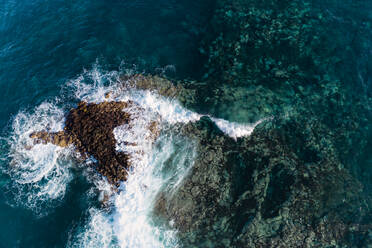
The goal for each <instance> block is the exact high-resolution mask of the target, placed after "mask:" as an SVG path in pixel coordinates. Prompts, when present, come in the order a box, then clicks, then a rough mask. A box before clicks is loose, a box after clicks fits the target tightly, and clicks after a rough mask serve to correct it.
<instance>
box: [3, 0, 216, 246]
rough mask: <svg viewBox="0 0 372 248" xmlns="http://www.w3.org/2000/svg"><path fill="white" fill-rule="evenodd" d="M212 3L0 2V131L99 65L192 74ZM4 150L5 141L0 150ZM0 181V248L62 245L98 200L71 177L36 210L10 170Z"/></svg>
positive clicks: (146, 0)
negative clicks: (63, 190)
mask: <svg viewBox="0 0 372 248" xmlns="http://www.w3.org/2000/svg"><path fill="white" fill-rule="evenodd" d="M209 8H210V4H209V3H208V1H203V2H202V3H197V2H193V1H172V0H165V1H164V0H161V1H151V0H135V1H69V0H68V1H28V0H26V1H13V0H10V1H8V0H1V1H0V88H1V93H0V97H1V99H2V100H1V101H0V126H1V127H2V129H3V133H8V132H9V131H10V129H11V122H12V119H13V118H14V116H15V115H16V114H17V113H18V112H19V111H20V110H22V109H24V110H26V111H30V110H31V109H33V108H34V107H35V106H38V105H39V104H40V103H42V102H43V101H45V100H48V99H49V100H50V99H54V98H55V97H56V96H59V95H60V94H61V88H62V86H63V85H64V84H65V83H66V82H67V81H69V80H71V79H74V78H76V77H78V76H79V75H80V74H81V73H82V72H83V71H84V69H88V70H89V69H91V68H92V66H93V65H94V64H97V63H98V64H100V65H101V66H103V67H104V68H105V69H108V70H119V68H129V69H133V70H136V71H139V72H141V71H146V72H157V73H158V72H159V71H162V70H163V68H164V67H166V66H167V65H174V66H176V71H174V70H171V71H170V73H171V74H172V75H171V76H175V77H185V76H189V75H190V72H191V71H197V70H198V67H199V66H200V64H199V63H198V62H199V60H198V57H197V56H198V53H197V49H198V47H197V42H196V41H197V39H198V38H199V33H200V32H201V28H202V27H203V25H204V22H205V21H206V18H207V17H208V15H210V13H209ZM189 26H192V28H189ZM193 75H195V74H193ZM7 149H8V147H6V145H5V144H3V147H2V153H5V152H6V151H7ZM8 162H9V161H7V160H6V161H2V163H8ZM75 174H76V175H79V173H75ZM0 184H1V186H0V187H1V191H0V220H1V221H0V222H1V224H0V247H64V246H66V244H67V242H68V240H69V236H71V235H72V233H74V230H75V229H77V228H78V226H79V224H80V223H84V220H85V219H86V218H87V215H88V213H87V212H86V211H87V209H88V208H89V207H90V206H94V205H97V199H96V198H95V197H90V196H87V191H88V189H90V187H91V186H92V183H89V182H87V180H86V178H84V177H83V176H75V177H74V179H73V180H72V181H71V182H70V183H69V184H68V187H67V189H66V193H65V196H64V197H63V198H62V199H56V200H54V201H51V202H48V203H45V204H44V203H40V202H37V203H35V204H40V206H37V211H35V210H34V209H33V208H31V207H25V206H23V205H22V202H24V201H27V199H26V198H27V194H23V195H22V196H20V197H17V196H19V195H17V194H19V192H18V191H17V190H16V189H14V188H13V186H14V185H12V183H11V179H10V178H9V176H8V175H5V174H2V176H1V181H0ZM92 198H93V199H92Z"/></svg>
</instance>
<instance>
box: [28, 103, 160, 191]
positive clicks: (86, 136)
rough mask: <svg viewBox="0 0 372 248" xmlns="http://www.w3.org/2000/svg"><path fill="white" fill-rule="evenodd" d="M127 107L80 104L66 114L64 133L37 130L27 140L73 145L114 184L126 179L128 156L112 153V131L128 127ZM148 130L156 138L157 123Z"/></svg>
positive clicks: (131, 104)
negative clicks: (122, 126)
mask: <svg viewBox="0 0 372 248" xmlns="http://www.w3.org/2000/svg"><path fill="white" fill-rule="evenodd" d="M131 106H134V103H133V102H102V103H98V104H96V103H86V102H80V103H79V105H78V106H77V108H73V109H71V110H70V112H69V113H68V115H67V117H66V123H65V124H66V125H65V128H64V131H59V132H55V133H49V132H46V131H40V132H35V133H32V134H31V135H30V137H31V138H33V139H35V143H44V144H46V143H52V144H55V145H58V146H61V147H66V146H68V145H70V144H74V145H75V148H76V150H77V151H78V152H79V153H80V154H81V155H82V156H83V157H87V156H93V157H94V158H95V159H96V160H97V161H98V162H97V164H95V165H94V166H95V168H96V170H97V171H98V172H99V173H100V174H102V175H103V176H105V177H106V178H107V179H108V181H109V182H110V183H112V184H115V185H118V184H119V183H120V181H125V180H126V178H127V169H128V168H129V167H130V164H129V154H126V153H124V152H117V151H116V150H115V146H116V140H115V137H114V134H113V130H114V128H115V127H117V126H120V125H123V124H129V125H130V122H131V121H132V119H131V118H130V114H129V113H128V111H125V109H127V108H128V107H131ZM136 108H137V109H141V108H139V107H138V106H136ZM148 128H149V130H150V131H151V132H152V133H153V134H154V137H153V138H156V136H157V133H158V131H157V123H156V122H152V123H150V125H149V127H148ZM128 145H136V144H132V143H128Z"/></svg>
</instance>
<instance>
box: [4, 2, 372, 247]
mask: <svg viewBox="0 0 372 248" xmlns="http://www.w3.org/2000/svg"><path fill="white" fill-rule="evenodd" d="M238 2H239V1H235V3H238ZM240 2H241V3H240V4H241V5H242V6H244V1H240ZM246 2H248V1H246ZM274 2H275V1H274ZM283 2H284V1H283ZM313 2H314V6H322V2H320V1H313ZM216 3H217V1H214V0H203V1H189V0H156V1H155V0H122V1H103V0H95V1H80V0H74V1H72V0H67V1H58V0H50V1H41V0H33V1H29V0H24V1H19V0H0V99H1V101H0V127H1V133H0V248H8V247H27V248H28V247H38V248H39V247H48V248H49V247H89V248H90V247H121V248H123V247H141V248H145V247H182V244H181V243H180V241H179V240H178V236H177V230H175V229H174V228H173V227H172V226H173V223H172V222H169V223H163V222H162V221H160V220H158V219H157V218H155V217H154V216H153V213H152V211H153V207H154V202H155V200H156V196H157V194H158V193H159V192H167V193H168V194H173V193H174V192H176V190H177V189H178V187H179V186H180V184H181V183H182V180H183V179H184V178H185V177H186V176H187V175H188V173H189V171H190V169H191V168H192V166H193V163H194V161H195V158H196V156H198V154H197V151H196V148H195V141H193V140H191V139H190V138H188V137H184V136H182V135H181V134H179V133H177V132H176V131H175V128H174V127H175V125H177V124H178V123H183V124H185V123H189V122H195V121H197V120H199V119H200V118H201V117H202V116H204V115H208V116H209V117H210V119H211V120H212V121H213V122H214V123H215V124H216V126H217V127H218V128H220V129H221V131H223V132H224V133H225V134H226V136H229V137H231V138H232V139H235V140H236V139H238V138H239V137H242V136H249V135H250V134H251V133H252V132H253V130H254V128H255V127H256V126H257V125H258V124H260V123H261V122H263V121H265V120H271V119H272V117H273V116H272V115H271V114H272V113H274V112H275V111H279V110H277V109H280V111H282V105H285V104H288V105H290V104H289V103H287V102H286V101H282V99H281V98H280V97H277V98H276V96H275V95H274V93H271V91H270V90H271V88H274V90H273V91H272V92H276V93H277V92H278V91H275V87H271V86H270V87H271V88H270V87H267V88H265V87H266V86H265V87H261V86H260V87H257V88H255V87H256V86H255V85H253V86H252V85H235V86H236V87H240V88H239V89H240V90H239V91H238V90H235V88H234V89H233V88H232V87H230V86H229V85H228V86H226V85H225V86H223V87H221V88H218V87H217V86H218V85H219V83H221V82H217V83H216V84H215V85H207V86H206V87H205V88H208V89H209V88H210V89H211V92H210V95H208V94H207V95H206V96H205V98H206V99H207V98H208V100H205V102H204V104H201V106H197V108H196V109H200V110H203V113H198V112H196V111H194V110H192V109H187V108H185V107H184V106H183V105H181V104H180V103H179V102H178V101H177V100H176V99H169V98H165V97H163V96H159V95H157V94H156V93H154V92H150V91H141V90H135V89H128V88H126V89H125V90H124V89H123V88H122V87H119V86H118V85H117V79H118V77H119V76H120V74H123V73H129V74H131V73H149V74H158V75H161V76H165V77H169V78H171V79H189V80H194V79H195V80H204V79H206V78H208V77H206V76H205V70H204V69H203V68H205V64H206V60H207V58H206V57H205V56H204V55H202V53H203V52H201V46H202V45H201V39H202V38H203V37H204V36H205V32H206V30H207V27H208V25H210V23H211V17H212V16H213V14H214V13H215V7H216ZM349 5H352V6H354V4H352V3H351V2H350V1H347V4H345V5H343V4H340V1H329V6H326V8H329V9H330V10H329V11H328V9H327V11H328V12H329V13H330V14H332V15H334V19H335V20H336V21H339V19H340V18H339V16H342V13H343V11H344V9H348V8H347V7H345V6H349ZM355 5H357V4H355ZM237 6H239V5H238V4H237ZM261 7H262V6H261ZM237 8H238V7H237ZM357 8H360V6H359V5H358V6H357ZM357 8H356V9H357ZM366 9H367V8H366ZM352 10H353V11H354V9H352ZM364 12H368V10H364ZM364 12H363V15H365V16H369V17H370V18H372V15H371V14H370V13H367V14H365V13H364ZM230 14H231V13H229V12H227V14H226V16H229V15H230ZM356 15H357V14H356ZM340 20H341V21H340V22H342V23H343V22H345V23H346V24H347V25H350V23H353V22H352V21H350V20H348V19H345V20H342V18H341V19H340ZM258 23H259V22H258ZM346 24H345V25H346ZM363 25H364V24H363ZM294 26H295V25H294ZM365 26H367V24H365ZM365 26H363V28H365ZM209 28H210V27H209ZM294 29H295V28H294ZM304 29H306V27H304ZM216 30H218V29H217V28H216ZM360 30H366V28H365V29H362V28H361V29H360ZM358 32H360V33H361V34H359V33H358ZM335 33H337V32H335ZM352 33H353V34H354V33H356V34H357V35H355V36H356V37H362V38H360V40H362V39H363V38H364V37H367V35H366V33H362V31H356V32H352ZM233 36H234V35H231V37H233ZM350 36H351V35H350ZM231 37H229V36H228V37H226V39H227V40H228V39H229V38H231ZM231 39H233V38H231ZM207 40H208V39H207ZM217 40H218V38H217ZM335 40H336V39H335ZM345 40H346V38H345ZM355 40H356V41H355V43H358V42H359V40H358V38H355ZM353 41H354V40H353ZM363 42H364V41H363ZM217 44H218V42H217ZM358 44H359V43H358ZM366 44H367V42H366ZM368 44H370V43H368ZM216 46H217V45H216ZM222 47H223V45H222ZM369 47H370V46H369V45H364V46H362V47H361V48H359V47H358V48H357V49H355V50H358V49H360V51H361V53H363V57H361V59H360V64H363V63H364V62H365V61H367V62H366V63H367V64H368V65H367V66H365V67H363V66H364V64H363V66H360V67H358V66H359V65H358V66H356V67H358V68H356V71H357V72H358V75H357V76H355V75H354V76H355V77H356V78H358V80H359V79H360V81H361V82H362V83H358V84H356V86H355V92H354V93H355V95H357V97H358V94H359V95H360V99H362V100H361V102H362V101H364V100H365V99H370V97H371V93H370V89H371V86H370V85H371V81H370V77H369V75H370V68H372V67H371V63H370V61H371V60H370V59H369V58H370V56H371V55H370V53H371V51H370V50H369V54H368V53H366V52H364V50H363V49H366V50H368V49H370V48H369ZM239 49H240V48H239ZM239 49H237V50H239ZM226 50H228V49H226ZM304 50H305V49H304ZM345 50H346V51H349V50H347V49H345ZM217 52H218V51H217ZM342 52H343V51H340V50H337V51H332V54H337V55H338V53H342ZM332 54H331V55H332ZM350 54H353V53H352V52H350ZM220 55H221V57H222V54H220ZM331 55H329V56H331ZM332 56H333V55H332ZM345 56H348V54H347V55H345ZM340 57H341V58H343V57H342V56H340ZM217 58H218V56H217ZM249 59H250V58H249ZM353 59H354V58H353ZM330 61H331V59H330ZM350 61H351V62H350V63H352V62H353V61H354V60H350ZM212 62H213V61H212ZM301 62H302V63H303V64H306V63H307V62H308V61H307V60H304V61H301ZM331 62H332V61H331ZM331 62H329V63H331ZM338 62H339V61H338ZM338 62H336V64H337V63H338ZM216 63H217V64H218V62H216ZM332 63H333V62H332ZM309 65H311V66H313V65H312V64H310V63H309ZM234 66H235V65H234ZM267 66H268V67H270V66H271V65H267ZM322 68H323V67H322ZM340 68H341V66H340ZM309 70H313V68H311V69H309ZM319 71H321V70H319ZM350 71H352V69H350ZM313 72H314V73H315V72H317V71H315V70H314V71H311V73H313ZM353 72H354V71H353ZM347 73H348V72H345V75H346V74H347ZM345 75H344V74H343V73H342V77H341V76H340V78H341V79H343V77H344V76H345ZM301 76H302V75H301ZM284 77H285V76H284ZM299 77H300V76H299ZM345 77H346V76H345ZM309 78H310V77H309ZM350 78H351V77H350ZM311 79H313V78H311ZM353 79H354V78H353ZM353 79H352V80H353ZM322 80H323V81H324V82H326V81H327V80H328V79H327V78H326V77H324V79H322ZM352 80H350V81H352ZM327 82H328V81H327ZM347 82H348V81H347ZM336 83H337V82H336ZM336 83H335V84H336ZM211 84H212V83H211ZM287 85H289V83H287ZM287 85H286V86H284V87H283V91H286V90H287V88H286V87H287ZM329 85H331V84H329ZM329 85H326V83H325V86H321V87H323V88H326V90H325V91H327V92H330V93H329V95H327V96H330V97H329V98H331V97H333V96H334V95H337V87H335V89H331V88H330V89H328V88H327V87H330V86H329ZM361 85H362V86H361ZM301 87H302V86H301ZM278 88H279V87H278ZM303 88H305V89H303ZM314 88H315V87H314ZM212 89H213V91H212ZM268 89H269V90H268ZM288 89H290V88H288ZM309 89H310V90H309ZM360 89H362V90H360ZM230 90H231V91H230ZM306 91H311V87H310V86H308V85H304V87H302V89H301V88H299V90H298V89H297V91H296V92H295V93H296V94H295V93H293V89H290V90H288V92H286V93H285V94H284V93H283V95H285V97H288V96H289V97H288V98H290V99H296V100H298V99H300V100H298V101H299V102H300V101H301V97H302V95H301V94H303V95H306V94H307V92H306ZM314 91H315V90H314ZM108 92H112V94H111V95H110V100H115V101H128V100H131V101H134V102H136V103H138V104H139V105H140V106H141V107H142V108H143V110H141V111H138V109H136V108H132V109H130V110H129V111H130V112H131V114H132V116H136V117H138V118H137V119H136V121H135V122H134V123H135V124H134V125H133V126H128V125H123V126H120V127H117V128H116V129H115V130H114V135H115V139H116V141H117V147H116V149H117V150H119V151H124V152H126V153H129V154H131V157H132V163H133V164H134V166H133V168H132V169H131V170H130V171H129V177H128V181H127V182H125V183H123V184H121V186H120V190H119V192H118V193H116V192H114V191H113V189H112V188H111V186H110V185H109V184H108V183H107V181H106V180H105V179H102V178H101V177H99V176H98V175H97V174H96V173H95V172H94V171H93V170H91V169H89V168H88V166H87V164H89V163H94V158H90V159H88V160H87V161H84V162H82V161H80V160H79V159H76V157H74V150H73V148H72V147H68V148H61V147H57V146H54V145H52V144H47V145H43V144H37V145H33V142H32V140H31V139H30V138H29V135H30V134H31V133H32V132H34V131H39V130H42V129H45V128H47V129H48V130H50V131H60V130H62V129H63V126H64V120H65V114H66V112H68V110H69V109H70V108H71V107H74V106H76V104H77V103H78V102H79V101H81V100H84V101H87V102H92V103H99V102H102V101H105V100H106V99H105V95H106V94H107V93H108ZM262 92H264V93H262ZM279 92H281V91H279ZM298 92H300V93H298ZM304 92H305V93H304ZM207 93H209V92H207ZM266 93H267V94H266ZM213 94H215V95H219V94H220V95H221V99H222V100H221V101H225V102H226V103H224V102H222V103H221V102H218V103H216V104H215V105H213V104H212V102H213V101H214V100H216V99H215V98H214V96H213ZM260 94H262V95H264V96H265V97H267V98H265V97H261V95H260ZM265 94H266V95H265ZM286 94H287V95H286ZM327 94H328V93H327ZM273 95H274V96H273ZM308 95H312V94H308ZM314 95H315V93H314ZM209 97H210V98H209ZM285 97H283V98H285ZM357 97H356V98H357ZM368 97H369V98H368ZM245 98H249V99H248V100H247V101H246V102H247V104H246V106H244V104H242V102H244V101H243V100H246V99H245ZM318 98H319V97H318ZM318 98H317V96H315V97H314V99H318ZM304 99H305V97H304ZM309 99H310V100H309V101H312V100H313V98H310V97H309ZM203 100H204V99H203ZM208 101H209V102H208ZM216 101H217V100H216ZM261 101H262V104H261ZM304 101H305V100H304ZM293 102H294V100H293ZM356 102H357V101H356ZM365 102H367V101H365ZM369 102H370V101H369ZM274 103H275V104H274ZM363 103H364V102H363ZM265 104H266V105H265ZM212 105H213V109H212ZM269 105H272V106H269ZM274 105H275V106H274ZM319 106H321V105H319ZM271 107H273V108H272V109H275V108H276V107H277V109H275V111H274V110H272V109H271ZM274 107H275V108H274ZM286 107H288V106H286ZM290 107H291V105H290ZM290 107H289V108H288V109H285V111H288V112H285V111H283V112H284V114H283V113H280V117H282V116H285V115H286V114H287V113H291V108H290ZM249 108H251V109H249ZM231 109H233V110H234V111H231ZM247 109H248V110H247ZM283 109H284V107H283ZM330 109H331V108H330ZM366 109H367V108H366ZM369 109H370V106H369ZM323 110H324V109H322V110H321V111H320V112H322V111H323ZM331 110H332V109H331ZM363 111H364V109H363ZM247 112H252V113H253V112H256V113H258V112H259V113H260V114H259V115H258V114H255V115H253V114H252V116H253V117H252V116H249V115H248V114H247ZM345 112H346V110H345ZM341 114H342V113H341ZM341 114H340V115H341ZM345 115H349V113H347V114H345ZM257 116H259V117H260V118H258V119H259V120H258V121H257V118H256V117H257ZM262 116H263V118H261V117H262ZM366 116H367V117H366V119H367V122H368V120H370V119H368V117H370V114H366ZM221 117H223V118H225V119H223V118H221ZM154 119H157V120H158V121H159V123H160V124H159V125H160V130H161V132H160V136H159V137H158V138H157V140H156V142H155V143H153V142H151V141H150V140H151V138H150V136H151V133H149V131H148V130H147V126H148V125H149V123H150V122H151V121H152V120H154ZM251 119H252V120H254V121H252V123H250V122H249V120H251ZM340 119H342V118H340ZM345 119H347V118H345ZM237 120H238V121H240V122H234V121H237ZM242 120H243V121H242ZM350 122H351V121H350ZM361 123H362V122H361ZM360 126H363V125H362V124H361V125H360ZM365 126H368V123H367V125H364V126H363V128H364V127H365ZM366 129H368V128H366ZM144 137H148V139H146V138H144ZM369 137H371V135H370V136H369ZM367 139H368V138H366V142H365V143H366V144H367V145H365V146H364V149H365V150H367V149H369V148H368V147H370V141H368V140H367ZM127 142H134V143H136V144H137V145H136V146H134V147H133V146H126V145H125V144H126V143H127ZM350 143H351V144H352V145H353V144H354V143H353V141H350ZM352 145H350V146H352ZM340 146H341V145H340ZM30 147H31V148H30ZM365 147H367V148H365ZM349 150H352V149H349ZM345 156H346V155H345ZM361 157H362V158H356V159H355V160H358V159H360V161H363V163H364V164H363V166H362V167H360V168H361V169H360V168H359V169H360V171H362V172H363V171H364V172H366V173H365V175H367V176H361V178H363V180H364V181H363V180H361V181H362V182H363V183H365V182H369V184H368V183H365V185H372V183H370V181H371V180H370V178H368V177H369V176H368V175H371V174H370V172H369V171H370V168H369V167H368V163H370V162H371V160H370V156H368V155H365V156H361ZM350 160H353V159H350ZM365 161H367V162H365ZM355 163H356V164H357V162H355ZM359 169H358V167H357V169H355V170H356V171H357V172H355V173H356V174H358V173H359V174H363V173H362V172H360V171H358V170H359ZM368 173H369V174H368ZM369 187H370V186H369ZM366 188H367V190H368V189H369V188H368V187H366ZM367 190H366V191H367ZM368 194H370V193H368V192H367V193H366V195H368ZM103 199H105V200H106V201H107V202H108V204H109V205H110V206H112V207H111V208H110V209H108V208H106V207H105V205H104V204H103V203H102V201H103Z"/></svg>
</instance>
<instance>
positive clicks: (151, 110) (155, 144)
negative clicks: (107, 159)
mask: <svg viewBox="0 0 372 248" xmlns="http://www.w3.org/2000/svg"><path fill="white" fill-rule="evenodd" d="M61 95H62V96H63V97H62V98H67V99H70V100H72V101H73V102H79V101H86V102H89V103H100V102H103V101H133V102H135V103H137V104H138V105H139V106H140V108H141V110H139V109H138V107H136V106H133V107H132V108H130V109H127V110H126V111H128V112H129V113H130V114H131V118H133V120H132V122H133V125H132V126H127V125H122V126H119V127H117V128H115V129H114V135H115V139H116V142H117V145H116V149H117V150H118V151H122V152H125V153H127V154H129V155H130V158H131V164H132V167H131V168H130V170H129V175H128V179H127V181H126V182H123V183H122V184H121V186H120V188H119V192H118V193H116V192H115V191H112V188H111V187H110V186H109V184H108V183H107V181H106V180H105V179H104V178H99V179H97V178H96V179H95V183H94V184H95V188H96V189H98V190H99V191H101V192H103V193H101V195H106V196H107V195H111V197H110V198H109V199H105V197H104V196H102V197H100V198H101V200H105V201H106V205H108V206H111V207H110V208H109V209H100V208H98V207H90V208H89V209H88V210H87V213H88V216H89V217H88V218H87V219H86V220H85V221H84V223H81V224H80V225H79V228H78V229H73V230H74V231H73V233H72V234H71V235H70V239H69V244H68V246H69V247H177V246H178V241H177V235H176V234H177V230H174V229H172V223H163V222H161V221H159V220H157V219H156V218H154V216H153V214H152V211H153V206H154V202H155V200H156V196H157V195H158V194H159V193H160V192H162V193H164V192H166V194H173V193H174V192H175V191H176V189H177V187H178V186H179V185H180V184H182V181H183V178H184V177H185V176H187V174H188V171H189V169H190V168H191V167H192V165H193V162H194V158H195V157H196V156H197V151H196V149H195V147H196V146H195V144H194V141H193V140H190V139H189V138H186V137H183V136H182V135H181V134H179V133H177V131H176V128H174V127H175V126H177V125H183V124H186V123H188V122H195V121H198V120H199V119H200V118H201V117H202V116H203V115H200V114H198V113H195V112H193V111H190V110H188V109H186V108H184V107H183V106H182V105H181V104H180V103H179V102H178V101H177V99H169V98H166V97H164V96H161V95H159V94H157V93H156V92H151V91H149V90H138V89H136V88H135V87H130V86H129V84H128V85H126V82H125V81H120V80H119V73H118V72H104V71H102V70H101V69H100V68H99V67H98V66H95V67H94V68H93V69H92V70H90V71H85V72H84V73H83V74H82V75H81V76H79V77H78V78H77V79H75V80H71V81H70V82H68V83H67V84H66V86H65V87H64V89H63V94H61ZM59 101H61V102H64V99H59ZM65 104H66V105H65V106H66V108H67V106H70V104H71V103H70V102H66V103H65ZM64 114H65V111H64V110H63V109H62V108H58V107H56V104H55V103H53V102H49V103H43V104H41V105H40V106H39V107H38V108H36V109H35V111H34V113H33V114H28V113H24V112H20V113H19V114H18V115H17V117H16V118H15V120H14V122H13V133H12V135H11V138H10V147H11V152H10V155H9V156H10V157H11V158H12V163H11V164H12V166H13V169H11V170H10V171H9V172H10V173H14V177H15V180H14V181H15V185H18V186H20V188H25V189H30V188H31V189H32V190H24V192H25V193H27V195H21V196H20V199H21V198H25V197H26V198H27V199H28V206H30V207H31V205H32V204H34V205H39V204H38V202H39V201H43V202H46V203H48V201H51V200H53V199H59V200H61V199H63V196H64V194H65V191H66V187H67V185H68V182H69V181H71V179H72V174H71V172H70V168H71V164H72V162H71V160H70V161H69V160H68V157H69V156H70V155H71V154H73V153H74V152H73V149H72V147H69V148H61V147H58V146H55V145H52V144H34V143H33V141H32V140H31V139H30V137H29V135H30V134H31V133H32V132H35V131H40V130H46V131H50V132H56V131H61V130H63V126H64ZM210 118H211V119H212V120H213V121H214V122H215V123H216V125H217V126H218V127H219V128H220V129H221V130H222V131H223V132H225V134H226V135H229V136H230V137H232V138H238V137H241V136H245V135H249V134H250V133H251V132H252V131H253V129H254V126H255V125H256V124H257V123H256V124H239V123H231V122H228V121H226V120H222V119H217V118H214V117H211V116H210ZM154 121H155V122H156V123H157V126H156V128H157V132H156V133H157V135H158V137H157V139H156V141H154V137H151V136H152V135H153V134H152V133H151V132H150V131H149V129H148V126H149V125H150V124H151V123H152V122H154ZM128 143H132V144H134V145H128ZM74 154H76V153H74ZM92 159H93V158H92ZM89 161H90V162H91V160H88V161H86V162H85V163H88V162H89ZM62 162H63V164H62ZM31 208H32V207H31Z"/></svg>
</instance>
